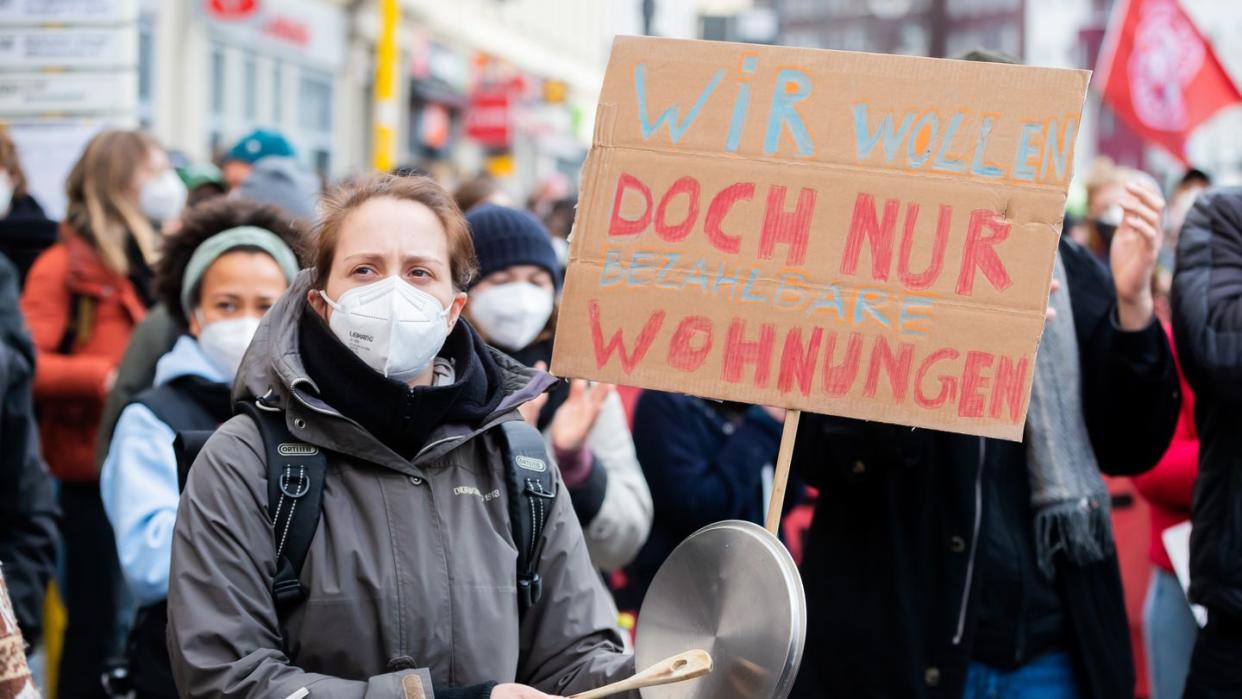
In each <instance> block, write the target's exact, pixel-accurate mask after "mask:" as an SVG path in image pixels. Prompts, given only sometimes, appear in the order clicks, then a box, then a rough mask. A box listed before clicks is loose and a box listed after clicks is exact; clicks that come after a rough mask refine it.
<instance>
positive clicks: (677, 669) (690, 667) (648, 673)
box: [569, 650, 712, 699]
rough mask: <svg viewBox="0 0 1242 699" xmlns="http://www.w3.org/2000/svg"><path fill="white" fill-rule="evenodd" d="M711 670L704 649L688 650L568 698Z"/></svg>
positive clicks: (596, 698)
mask: <svg viewBox="0 0 1242 699" xmlns="http://www.w3.org/2000/svg"><path fill="white" fill-rule="evenodd" d="M711 671H712V656H711V655H710V654H709V653H708V652H707V651H705V650H689V651H686V652H685V653H680V654H678V655H674V656H673V657H671V658H665V659H664V660H661V661H660V662H658V663H656V664H655V665H652V666H651V667H649V668H647V669H646V670H643V671H642V672H640V673H638V674H637V675H634V676H633V677H631V678H629V679H625V680H621V681H620V682H613V683H612V684H610V685H607V686H604V687H600V688H599V689H592V690H591V691H589V692H582V693H580V694H575V695H573V696H572V697H569V699H602V698H603V697H610V696H612V695H614V694H620V693H621V692H628V691H631V690H634V689H641V688H643V687H655V686H657V685H662V684H672V683H674V682H685V681H686V680H692V679H695V678H696V677H702V676H703V675H706V674H707V673H709V672H711Z"/></svg>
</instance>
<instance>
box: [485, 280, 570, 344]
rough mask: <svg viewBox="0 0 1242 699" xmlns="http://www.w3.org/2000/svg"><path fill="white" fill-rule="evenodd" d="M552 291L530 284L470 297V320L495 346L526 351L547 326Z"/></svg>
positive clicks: (511, 285) (503, 286)
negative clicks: (471, 319)
mask: <svg viewBox="0 0 1242 699" xmlns="http://www.w3.org/2000/svg"><path fill="white" fill-rule="evenodd" d="M552 305H553V299H552V291H551V290H550V289H544V288H541V287H538V286H535V285H534V284H531V283H530V282H510V283H508V284H497V285H496V286H493V287H489V288H487V289H484V290H483V291H481V292H479V293H478V294H475V295H472V296H471V297H470V317H471V318H473V319H474V322H475V325H477V326H479V330H480V331H481V332H482V333H483V334H484V335H485V336H486V337H487V339H488V340H489V341H491V343H492V344H494V345H496V346H498V347H501V348H503V349H507V350H513V351H516V350H521V349H526V347H527V345H529V344H530V343H531V342H533V341H534V340H535V338H536V337H538V336H539V333H540V331H542V330H543V329H544V328H545V327H547V325H548V318H549V317H551V315H552Z"/></svg>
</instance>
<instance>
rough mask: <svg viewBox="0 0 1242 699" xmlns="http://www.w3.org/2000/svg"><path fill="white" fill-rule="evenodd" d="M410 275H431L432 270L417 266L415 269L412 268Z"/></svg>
mask: <svg viewBox="0 0 1242 699" xmlns="http://www.w3.org/2000/svg"><path fill="white" fill-rule="evenodd" d="M410 276H411V277H430V276H431V271H430V270H427V269H424V268H422V267H415V268H414V269H412V270H410Z"/></svg>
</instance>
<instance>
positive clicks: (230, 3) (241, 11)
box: [207, 0, 259, 20]
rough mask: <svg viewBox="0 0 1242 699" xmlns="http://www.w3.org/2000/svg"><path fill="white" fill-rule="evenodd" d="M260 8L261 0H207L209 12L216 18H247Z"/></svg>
mask: <svg viewBox="0 0 1242 699" xmlns="http://www.w3.org/2000/svg"><path fill="white" fill-rule="evenodd" d="M257 9H259V0H207V12H209V13H210V14H211V15H212V16H213V17H215V18H216V19H227V20H235V19H246V18H247V17H249V16H250V15H253V14H254V13H255V10H257Z"/></svg>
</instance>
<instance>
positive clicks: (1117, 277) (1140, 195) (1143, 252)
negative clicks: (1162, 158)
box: [1109, 182, 1164, 330]
mask: <svg viewBox="0 0 1242 699" xmlns="http://www.w3.org/2000/svg"><path fill="white" fill-rule="evenodd" d="M1126 195H1127V196H1126V198H1125V199H1123V200H1122V201H1121V208H1122V210H1123V211H1124V212H1125V216H1124V217H1123V218H1122V220H1121V225H1120V226H1118V227H1117V232H1116V233H1115V234H1114V235H1113V241H1112V245H1111V247H1110V248H1109V266H1110V267H1112V271H1113V284H1114V285H1115V286H1116V288H1117V322H1118V323H1119V324H1120V325H1121V327H1122V328H1123V329H1125V330H1142V329H1143V328H1145V327H1147V325H1148V324H1149V323H1151V318H1152V312H1153V309H1154V307H1155V306H1154V302H1153V300H1152V293H1151V279H1152V273H1153V271H1154V270H1155V268H1156V257H1157V255H1158V254H1159V252H1160V245H1161V243H1162V241H1163V239H1164V230H1163V228H1162V226H1161V225H1160V217H1161V215H1162V214H1163V213H1164V198H1163V197H1161V196H1160V194H1159V193H1158V192H1156V191H1154V190H1152V189H1151V188H1150V187H1149V186H1147V185H1145V184H1142V183H1138V182H1131V183H1130V184H1128V185H1126Z"/></svg>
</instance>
